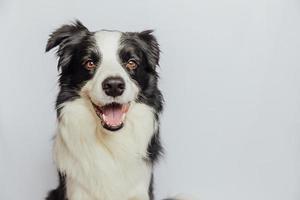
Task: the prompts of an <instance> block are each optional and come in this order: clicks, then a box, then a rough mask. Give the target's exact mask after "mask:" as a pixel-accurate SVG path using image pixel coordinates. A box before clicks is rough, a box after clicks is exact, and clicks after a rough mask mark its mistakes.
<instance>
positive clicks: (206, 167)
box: [0, 0, 300, 200]
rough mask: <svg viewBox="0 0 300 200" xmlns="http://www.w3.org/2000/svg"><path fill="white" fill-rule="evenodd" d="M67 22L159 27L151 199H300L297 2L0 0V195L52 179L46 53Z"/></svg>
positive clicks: (32, 190)
mask: <svg viewBox="0 0 300 200" xmlns="http://www.w3.org/2000/svg"><path fill="white" fill-rule="evenodd" d="M75 18H78V19H80V20H81V21H82V22H83V23H84V24H85V25H86V26H87V27H88V28H89V29H90V30H92V31H94V30H97V29H102V28H105V29H119V30H123V31H141V30H144V29H155V30H156V32H155V34H156V36H157V38H158V40H159V42H160V44H161V49H162V55H161V57H162V59H161V82H160V83H161V84H160V85H161V88H162V90H163V93H164V95H165V99H166V107H165V112H164V115H163V118H162V131H161V133H162V139H163V143H164V146H165V148H166V155H165V158H164V159H163V160H162V162H161V163H160V165H159V166H157V168H156V173H155V175H156V181H155V183H156V184H155V185H156V196H157V197H158V198H157V199H160V198H163V197H166V196H167V195H170V194H177V193H187V194H196V195H198V196H200V199H201V200H299V199H300V190H299V189H300V135H299V133H300V77H299V75H300V38H299V37H300V2H299V1H298V0H248V1H243V0H227V1H224V0H210V1H204V0H198V1H191V0H185V1H183V0H182V1H175V0H163V1H162V0H152V1H150V0H149V1H144V0H143V1H142V0H135V1H131V0H127V1H100V0H97V1H96V0H95V1H87V0H86V1H81V2H80V1H76V0H68V1H61V0H51V1H50V0H48V1H38V0H35V1H34V0H27V1H21V0H20V1H11V0H4V1H3V0H1V1H0V58H1V59H0V76H1V78H0V85H1V90H0V95H1V98H0V190H1V191H0V199H1V200H21V199H22V200H41V199H43V197H44V196H45V195H46V192H47V191H48V190H49V189H52V188H54V187H55V186H56V172H55V167H54V164H53V162H52V158H51V145H52V140H51V138H52V137H53V134H54V130H55V122H56V121H55V112H54V102H55V96H56V93H57V84H56V81H57V71H56V58H55V56H54V54H53V52H51V53H50V54H45V53H44V49H45V45H46V41H47V39H48V35H49V34H50V32H51V31H53V30H54V29H55V28H57V27H59V26H60V25H61V24H63V23H68V22H70V21H71V20H74V19H75Z"/></svg>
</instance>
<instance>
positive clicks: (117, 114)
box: [102, 105, 123, 126]
mask: <svg viewBox="0 0 300 200" xmlns="http://www.w3.org/2000/svg"><path fill="white" fill-rule="evenodd" d="M102 112H103V115H104V121H105V123H106V124H108V125H111V126H118V125H120V124H121V123H122V116H123V112H122V106H118V105H112V106H107V107H105V108H104V109H103V110H102Z"/></svg>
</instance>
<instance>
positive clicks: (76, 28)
mask: <svg viewBox="0 0 300 200" xmlns="http://www.w3.org/2000/svg"><path fill="white" fill-rule="evenodd" d="M93 36H94V33H93V32H90V31H89V30H88V29H87V28H86V27H85V26H83V25H82V23H81V22H79V21H76V22H75V23H74V24H71V25H63V26H62V27H60V28H58V29H57V30H56V31H54V32H53V33H52V34H51V35H50V38H49V40H48V43H47V46H46V52H47V51H49V50H51V49H52V48H55V47H57V46H58V50H57V56H58V57H59V60H58V69H59V70H60V78H59V86H60V92H59V94H58V97H57V101H56V108H57V114H58V116H59V112H60V104H62V103H64V102H66V101H70V100H73V99H75V98H78V97H79V94H78V92H79V90H80V89H81V87H82V86H83V85H84V83H85V82H86V81H88V80H90V79H91V78H92V77H93V75H94V72H95V70H88V69H86V68H85V67H84V61H86V60H88V59H91V60H93V62H94V63H96V64H97V63H99V62H100V57H101V56H100V53H99V51H98V49H97V47H96V44H95V43H96V41H95V39H94V37H93Z"/></svg>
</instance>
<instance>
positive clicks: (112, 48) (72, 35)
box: [46, 21, 162, 131]
mask: <svg viewBox="0 0 300 200" xmlns="http://www.w3.org/2000/svg"><path fill="white" fill-rule="evenodd" d="M57 46H58V50H57V55H58V57H59V61H58V69H59V70H60V78H59V85H60V93H59V95H58V99H57V109H58V112H59V108H60V105H61V104H63V103H64V102H66V101H71V100H73V99H75V98H78V97H83V96H84V97H87V99H89V101H90V102H91V105H93V108H94V111H95V113H96V114H97V116H98V117H99V120H100V122H101V124H102V126H103V127H104V128H105V129H108V130H110V131H116V130H119V129H121V128H122V127H123V122H124V119H125V117H126V113H127V111H128V109H129V107H130V104H131V102H134V101H139V102H142V103H145V104H147V105H149V106H151V107H153V108H154V109H155V110H156V111H157V112H160V110H161V109H162V96H161V93H160V91H159V90H158V89H157V79H158V75H157V72H156V67H157V65H158V62H159V52H160V51H159V46H158V43H157V40H156V39H155V37H154V36H153V35H152V31H143V32H119V31H108V30H101V31H96V32H91V31H89V30H88V29H87V28H86V27H85V26H83V25H82V23H81V22H79V21H76V22H75V23H74V24H70V25H63V26H62V27H60V28H58V29H57V30H56V31H54V32H53V33H52V34H51V35H50V38H49V40H48V43H47V47H46V51H49V50H51V49H52V48H54V47H57Z"/></svg>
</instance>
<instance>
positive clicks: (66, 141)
mask: <svg viewBox="0 0 300 200" xmlns="http://www.w3.org/2000/svg"><path fill="white" fill-rule="evenodd" d="M133 104H134V105H131V106H130V110H129V111H128V114H127V117H126V123H125V126H124V127H123V128H122V129H121V130H120V132H118V133H114V134H110V135H108V134H105V133H102V132H101V129H100V128H99V123H97V117H96V116H95V114H94V112H92V109H93V108H92V106H91V105H90V102H88V101H86V100H85V99H82V98H80V99H77V100H74V101H72V102H68V103H65V104H64V107H63V109H62V110H61V117H60V120H59V125H58V133H57V136H56V138H55V145H54V155H55V162H56V164H57V166H58V168H59V170H60V171H61V172H64V173H65V174H66V175H67V179H66V186H67V187H66V189H67V197H68V199H69V200H79V199H85V200H90V199H91V200H92V199H93V200H94V199H107V200H120V199H136V198H138V197H139V196H144V198H143V199H148V198H147V195H148V187H149V184H150V179H151V171H152V165H151V164H150V163H148V162H147V161H146V157H147V147H148V144H149V142H150V140H151V138H152V135H153V133H154V130H155V129H156V127H155V126H156V122H155V117H154V114H153V109H152V108H150V107H149V106H147V105H145V104H141V103H133Z"/></svg>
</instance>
